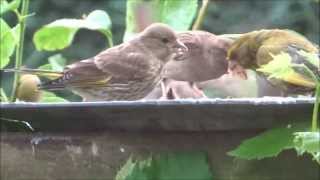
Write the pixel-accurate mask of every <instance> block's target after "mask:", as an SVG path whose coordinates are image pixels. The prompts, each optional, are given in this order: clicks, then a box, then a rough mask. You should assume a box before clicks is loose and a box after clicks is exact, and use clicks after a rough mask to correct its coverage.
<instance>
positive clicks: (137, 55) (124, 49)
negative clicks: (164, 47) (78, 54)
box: [94, 44, 154, 80]
mask: <svg viewBox="0 0 320 180" xmlns="http://www.w3.org/2000/svg"><path fill="white" fill-rule="evenodd" d="M151 58H154V57H153V56H150V55H149V53H148V52H142V50H140V49H138V47H132V46H130V45H129V46H126V45H125V44H124V45H123V46H119V47H115V48H111V49H109V50H107V51H104V52H102V53H100V54H98V55H97V56H96V57H94V62H95V64H96V65H97V67H98V68H99V69H100V70H101V71H102V72H105V73H108V74H110V75H111V76H112V77H113V78H115V79H121V80H133V79H137V78H138V79H139V78H142V77H145V76H147V75H148V73H149V72H148V70H149V68H150V65H151V64H150V61H152V60H151Z"/></svg>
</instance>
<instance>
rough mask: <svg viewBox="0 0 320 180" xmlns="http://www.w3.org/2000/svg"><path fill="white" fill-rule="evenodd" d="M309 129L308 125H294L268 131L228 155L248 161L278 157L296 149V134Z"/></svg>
mask: <svg viewBox="0 0 320 180" xmlns="http://www.w3.org/2000/svg"><path fill="white" fill-rule="evenodd" d="M307 128H308V125H307V124H293V125H290V126H288V127H280V128H274V129H271V130H268V131H266V132H264V133H262V134H260V135H258V136H256V137H253V138H250V139H247V140H245V141H243V142H242V143H241V145H240V146H238V147H237V148H236V149H235V150H232V151H230V152H228V155H230V156H234V157H237V158H241V159H247V160H251V159H263V158H267V157H274V156H277V155H278V154H279V153H280V152H281V151H283V150H286V149H291V148H294V147H295V145H294V142H293V139H294V136H293V133H294V132H297V131H304V130H305V129H307Z"/></svg>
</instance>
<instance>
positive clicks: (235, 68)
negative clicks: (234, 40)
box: [228, 60, 248, 80]
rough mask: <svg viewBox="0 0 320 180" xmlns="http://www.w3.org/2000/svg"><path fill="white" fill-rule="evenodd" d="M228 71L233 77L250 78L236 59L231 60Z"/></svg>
mask: <svg viewBox="0 0 320 180" xmlns="http://www.w3.org/2000/svg"><path fill="white" fill-rule="evenodd" d="M228 73H230V74H231V75H232V76H233V77H239V78H240V79H242V80H247V79H248V76H247V72H246V70H245V69H244V68H243V67H242V66H241V65H240V64H239V63H237V62H236V61H230V60H229V64H228Z"/></svg>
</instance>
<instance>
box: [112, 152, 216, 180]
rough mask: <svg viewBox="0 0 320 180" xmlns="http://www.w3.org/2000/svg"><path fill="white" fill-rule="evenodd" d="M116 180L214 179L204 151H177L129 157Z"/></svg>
mask: <svg viewBox="0 0 320 180" xmlns="http://www.w3.org/2000/svg"><path fill="white" fill-rule="evenodd" d="M115 179H116V180H149V179H157V180H170V179H172V180H173V179H190V180H191V179H199V180H209V179H210V180H212V179H213V177H212V173H211V172H210V167H209V164H208V160H207V154H206V153H204V152H188V153H187V152H177V153H163V154H157V155H152V156H150V157H148V158H147V159H144V160H135V161H134V160H132V158H129V159H128V160H127V162H126V163H125V165H124V166H123V167H122V168H121V169H120V171H119V172H118V173H117V175H116V178H115Z"/></svg>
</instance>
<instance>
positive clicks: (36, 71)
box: [2, 68, 63, 79]
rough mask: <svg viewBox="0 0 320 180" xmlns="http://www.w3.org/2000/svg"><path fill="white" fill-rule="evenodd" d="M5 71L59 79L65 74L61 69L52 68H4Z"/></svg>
mask: <svg viewBox="0 0 320 180" xmlns="http://www.w3.org/2000/svg"><path fill="white" fill-rule="evenodd" d="M2 71H3V72H17V73H22V74H34V75H37V76H40V77H45V78H48V79H57V78H59V77H61V76H63V72H59V71H50V70H42V69H28V68H23V69H3V70H2Z"/></svg>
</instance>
